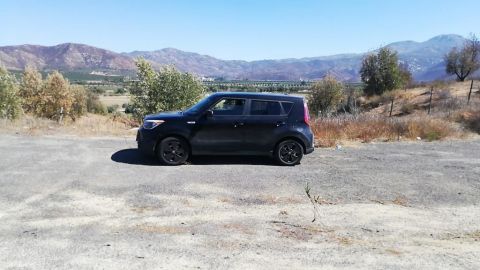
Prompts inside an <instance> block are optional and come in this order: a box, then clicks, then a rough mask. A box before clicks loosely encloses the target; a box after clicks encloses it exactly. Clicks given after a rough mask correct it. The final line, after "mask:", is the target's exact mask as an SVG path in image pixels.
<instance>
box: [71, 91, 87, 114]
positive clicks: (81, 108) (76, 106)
mask: <svg viewBox="0 0 480 270" xmlns="http://www.w3.org/2000/svg"><path fill="white" fill-rule="evenodd" d="M70 91H71V92H72V95H73V104H72V110H71V112H70V116H71V117H72V119H73V120H75V119H76V118H77V117H79V116H82V115H84V114H85V113H86V112H87V91H86V90H85V88H84V87H83V86H81V85H71V86H70Z"/></svg>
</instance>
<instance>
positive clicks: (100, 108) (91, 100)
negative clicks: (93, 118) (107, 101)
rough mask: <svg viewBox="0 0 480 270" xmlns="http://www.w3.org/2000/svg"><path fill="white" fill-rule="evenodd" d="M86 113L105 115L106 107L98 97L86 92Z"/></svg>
mask: <svg viewBox="0 0 480 270" xmlns="http://www.w3.org/2000/svg"><path fill="white" fill-rule="evenodd" d="M87 111H88V112H89V113H95V114H107V107H105V105H104V104H103V103H102V102H101V101H100V99H99V98H98V95H96V94H94V93H92V92H91V91H87Z"/></svg>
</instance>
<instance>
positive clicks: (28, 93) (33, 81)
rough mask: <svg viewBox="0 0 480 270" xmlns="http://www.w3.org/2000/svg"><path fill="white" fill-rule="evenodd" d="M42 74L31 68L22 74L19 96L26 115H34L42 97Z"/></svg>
mask: <svg viewBox="0 0 480 270" xmlns="http://www.w3.org/2000/svg"><path fill="white" fill-rule="evenodd" d="M42 84H43V80H42V74H40V72H38V71H37V70H36V69H34V68H32V67H27V68H26V69H25V71H24V72H23V76H22V81H21V83H20V91H19V95H20V97H21V98H22V107H23V110H24V112H26V113H35V112H36V111H37V109H38V108H37V106H38V102H39V100H40V96H41V95H42V93H41V91H42Z"/></svg>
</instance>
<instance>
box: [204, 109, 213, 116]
mask: <svg viewBox="0 0 480 270" xmlns="http://www.w3.org/2000/svg"><path fill="white" fill-rule="evenodd" d="M205 116H206V117H212V116H213V111H212V110H207V111H206V112H205Z"/></svg>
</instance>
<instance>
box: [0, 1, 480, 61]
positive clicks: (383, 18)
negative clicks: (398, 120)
mask: <svg viewBox="0 0 480 270" xmlns="http://www.w3.org/2000/svg"><path fill="white" fill-rule="evenodd" d="M479 10H480V1H478V0H463V1H461V2H455V1H447V0H336V1H334V0H331V1H325V0H317V1H315V0H290V1H288V0H276V1H275V0H263V1H262V0H256V1H255V0H224V1H220V0H205V1H201V0H196V1H195V0H176V1H174V0H171V1H166V0H165V1H160V0H157V1H153V0H152V1H147V0H145V1H141V0H137V1H134V0H131V1H122V0H116V1H114V0H103V1H102V0H97V1H93V0H84V1H79V0H68V1H67V0H63V1H53V0H43V1H40V0H38V1H34V0H11V1H8V0H0V25H1V26H2V27H1V29H0V46H3V45H18V44H40V45H54V44H58V43H64V42H77V43H85V44H89V45H93V46H98V47H101V48H105V49H110V50H113V51H116V52H125V51H132V50H156V49H162V48H165V47H174V48H177V49H181V50H186V51H192V52H198V53H201V54H208V55H212V56H215V57H218V58H221V59H243V60H257V59H275V58H290V57H295V58H298V57H311V56H321V55H331V54H337V53H356V52H364V51H367V50H371V49H376V48H378V47H379V46H381V45H386V44H388V43H390V42H395V41H400V40H415V41H424V40H427V39H429V38H431V37H433V36H435V35H438V34H450V33H455V34H460V35H463V36H467V35H468V34H469V33H471V32H478V31H480V27H479V26H480V21H479V19H478V18H479V17H478V11H479ZM472 12H473V13H472ZM474 26H476V27H474ZM477 34H478V33H477Z"/></svg>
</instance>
